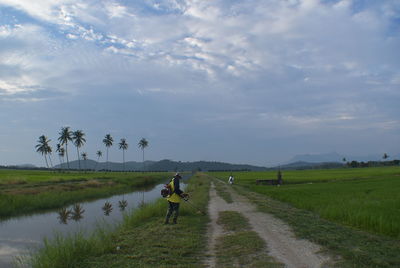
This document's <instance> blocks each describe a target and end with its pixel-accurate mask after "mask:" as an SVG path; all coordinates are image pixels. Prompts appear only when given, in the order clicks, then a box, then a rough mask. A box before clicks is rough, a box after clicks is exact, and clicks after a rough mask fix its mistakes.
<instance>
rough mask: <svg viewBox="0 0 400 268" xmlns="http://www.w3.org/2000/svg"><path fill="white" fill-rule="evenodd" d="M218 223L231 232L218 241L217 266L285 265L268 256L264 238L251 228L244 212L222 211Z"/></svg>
mask: <svg viewBox="0 0 400 268" xmlns="http://www.w3.org/2000/svg"><path fill="white" fill-rule="evenodd" d="M217 223H218V224H220V225H222V226H223V227H224V230H225V231H226V232H229V234H227V235H224V236H222V237H220V238H219V240H218V241H217V244H216V255H217V267H260V268H262V267H263V268H269V267H284V266H283V265H282V264H279V263H276V262H275V261H274V260H273V259H272V258H271V257H270V256H268V254H267V251H266V245H265V242H264V240H262V239H261V238H260V237H259V236H258V235H257V233H256V232H254V231H251V230H250V229H251V228H250V225H249V223H248V220H247V219H246V218H245V217H243V215H242V214H240V213H238V212H235V211H222V212H220V214H219V218H218V221H217Z"/></svg>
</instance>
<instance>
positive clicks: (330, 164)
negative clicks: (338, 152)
mask: <svg viewBox="0 0 400 268" xmlns="http://www.w3.org/2000/svg"><path fill="white" fill-rule="evenodd" d="M343 165H344V164H343V163H339V162H319V163H310V162H304V161H298V162H293V163H289V164H286V165H281V166H279V167H274V168H271V169H273V170H276V169H286V170H287V169H297V170H298V169H328V168H341V167H343Z"/></svg>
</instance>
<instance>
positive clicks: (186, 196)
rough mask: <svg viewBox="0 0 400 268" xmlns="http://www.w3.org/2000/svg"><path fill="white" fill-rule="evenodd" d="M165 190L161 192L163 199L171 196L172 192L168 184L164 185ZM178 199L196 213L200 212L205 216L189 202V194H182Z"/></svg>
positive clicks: (202, 212)
mask: <svg viewBox="0 0 400 268" xmlns="http://www.w3.org/2000/svg"><path fill="white" fill-rule="evenodd" d="M164 187H165V188H164V189H162V190H161V196H162V197H164V198H167V197H168V196H171V195H172V194H173V191H172V189H171V186H169V185H168V184H166V185H165V186H164ZM180 197H181V198H182V199H183V200H184V201H185V202H186V203H187V204H189V205H190V206H191V207H192V208H194V209H196V210H197V212H200V213H201V214H202V215H206V213H205V212H204V211H202V210H201V209H199V208H198V207H196V206H195V205H193V203H192V202H190V201H189V194H186V193H183V194H181V195H180Z"/></svg>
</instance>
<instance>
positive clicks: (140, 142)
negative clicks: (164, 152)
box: [138, 138, 149, 171]
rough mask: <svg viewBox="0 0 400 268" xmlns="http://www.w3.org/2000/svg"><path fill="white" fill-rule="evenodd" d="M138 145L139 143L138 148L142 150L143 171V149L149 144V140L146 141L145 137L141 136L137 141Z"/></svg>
mask: <svg viewBox="0 0 400 268" xmlns="http://www.w3.org/2000/svg"><path fill="white" fill-rule="evenodd" d="M138 145H139V148H140V149H142V152H143V171H144V170H145V168H144V149H145V148H146V147H147V146H149V142H148V141H147V140H146V139H145V138H142V139H141V140H140V141H139V143H138Z"/></svg>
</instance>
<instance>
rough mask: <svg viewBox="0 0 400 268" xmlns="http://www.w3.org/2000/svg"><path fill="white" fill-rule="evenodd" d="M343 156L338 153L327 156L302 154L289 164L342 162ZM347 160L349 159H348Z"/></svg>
mask: <svg viewBox="0 0 400 268" xmlns="http://www.w3.org/2000/svg"><path fill="white" fill-rule="evenodd" d="M343 157H345V156H342V155H340V154H338V153H336V152H333V153H326V154H300V155H296V156H294V157H292V158H291V159H290V160H289V161H288V163H296V162H308V163H319V162H342V159H343ZM346 159H347V158H346Z"/></svg>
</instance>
